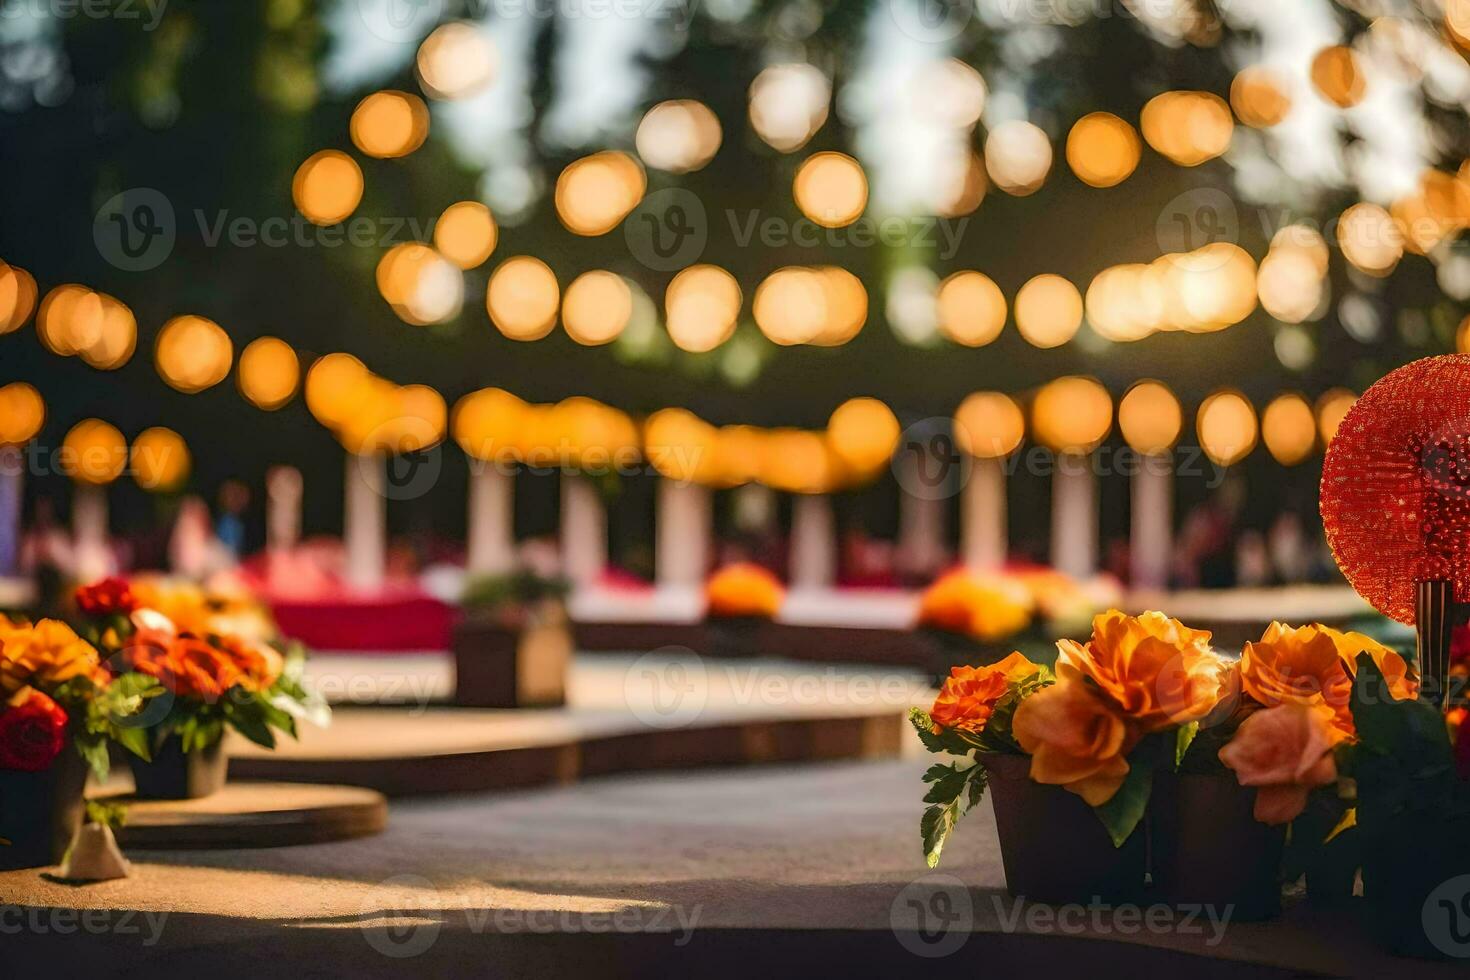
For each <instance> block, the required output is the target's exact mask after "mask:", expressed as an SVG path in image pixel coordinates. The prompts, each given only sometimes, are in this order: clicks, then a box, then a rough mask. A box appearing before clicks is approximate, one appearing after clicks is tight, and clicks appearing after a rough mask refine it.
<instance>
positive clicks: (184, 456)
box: [129, 426, 192, 492]
mask: <svg viewBox="0 0 1470 980" xmlns="http://www.w3.org/2000/svg"><path fill="white" fill-rule="evenodd" d="M129 458H130V460H131V463H132V470H133V480H134V482H136V483H137V484H138V486H140V487H142V488H143V489H144V490H153V491H159V492H168V491H172V490H177V489H179V488H180V487H182V486H183V485H184V482H185V481H186V480H188V479H189V470H190V467H191V466H192V461H191V460H190V457H189V447H188V445H187V444H186V443H185V442H184V437H183V436H181V435H179V434H178V433H177V432H175V431H174V430H173V429H166V428H163V427H162V426H158V427H155V428H152V429H144V430H143V431H142V432H140V433H138V437H137V438H136V439H134V440H133V450H132V454H131V456H130V457H129Z"/></svg>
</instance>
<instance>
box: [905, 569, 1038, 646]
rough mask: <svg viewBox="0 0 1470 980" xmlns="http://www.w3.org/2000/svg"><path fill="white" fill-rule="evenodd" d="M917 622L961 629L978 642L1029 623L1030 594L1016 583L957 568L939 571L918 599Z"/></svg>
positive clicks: (949, 629) (1007, 634) (1009, 633)
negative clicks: (944, 571)
mask: <svg viewBox="0 0 1470 980" xmlns="http://www.w3.org/2000/svg"><path fill="white" fill-rule="evenodd" d="M918 625H919V626H927V627H929V628H931V629H938V630H944V631H946V632H949V633H961V634H963V635H965V636H969V637H973V638H974V639H976V640H979V641H980V642H982V643H993V642H995V641H997V640H1004V639H1006V638H1007V637H1010V636H1014V635H1016V634H1017V633H1019V632H1021V631H1022V630H1023V629H1025V628H1026V627H1027V626H1029V625H1031V598H1030V594H1029V593H1028V592H1027V590H1026V588H1025V587H1024V586H1022V585H1020V584H1018V583H1009V582H1005V581H1002V580H1000V579H994V578H987V577H984V576H980V575H976V574H974V573H973V572H969V571H966V570H964V569H960V570H958V571H953V572H949V573H948V574H945V575H941V576H940V577H939V578H938V579H936V580H935V582H934V584H933V585H931V586H929V588H927V589H925V590H924V594H923V596H922V597H920V599H919V616H918Z"/></svg>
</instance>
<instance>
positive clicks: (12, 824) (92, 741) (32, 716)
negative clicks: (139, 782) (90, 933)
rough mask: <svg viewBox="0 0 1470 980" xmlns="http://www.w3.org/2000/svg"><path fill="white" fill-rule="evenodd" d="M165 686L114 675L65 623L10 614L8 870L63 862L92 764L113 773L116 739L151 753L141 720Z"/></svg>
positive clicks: (2, 658)
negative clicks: (110, 751)
mask: <svg viewBox="0 0 1470 980" xmlns="http://www.w3.org/2000/svg"><path fill="white" fill-rule="evenodd" d="M159 693H161V689H160V688H159V687H158V685H157V683H156V682H155V681H154V680H153V679H152V678H150V677H145V676H140V675H137V674H122V675H121V676H116V677H114V676H113V675H112V673H110V672H109V671H108V670H107V669H106V668H105V667H104V666H103V663H102V658H101V656H100V654H99V653H98V651H97V649H96V647H94V646H93V645H92V644H90V643H88V642H86V641H85V640H83V639H82V638H81V637H79V636H77V634H76V633H74V632H73V631H72V629H71V628H70V627H69V626H67V625H66V624H65V623H63V622H60V621H58V620H41V621H40V622H38V623H36V624H34V625H31V624H29V623H25V622H16V621H12V620H10V619H8V618H5V617H3V616H0V869H11V868H32V867H40V866H44V865H49V864H54V863H55V862H57V861H59V860H60V859H61V857H62V855H63V853H64V851H65V849H66V847H67V845H68V844H69V843H70V842H71V840H72V837H73V836H74V835H75V833H76V830H77V828H78V827H79V826H80V824H81V818H82V809H83V803H82V795H83V790H84V789H85V787H86V782H87V773H88V768H89V766H90V769H91V771H92V772H94V773H95V774H96V775H97V777H98V778H99V779H105V778H106V777H107V773H108V769H109V756H108V745H109V743H110V742H117V743H119V744H121V745H123V746H124V747H126V748H127V749H129V750H130V751H132V752H133V753H135V754H137V755H139V756H144V757H146V755H147V752H148V748H147V744H146V740H145V739H144V735H143V730H142V729H141V728H139V727H137V726H136V724H135V723H134V722H133V718H134V716H136V715H137V713H138V712H139V711H140V710H141V709H142V708H143V706H144V704H145V702H146V701H147V700H148V699H150V698H152V697H154V696H156V695H157V694H159Z"/></svg>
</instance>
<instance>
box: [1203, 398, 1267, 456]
mask: <svg viewBox="0 0 1470 980" xmlns="http://www.w3.org/2000/svg"><path fill="white" fill-rule="evenodd" d="M1194 425H1195V432H1196V433H1197V434H1198V435H1199V444H1200V448H1202V449H1203V450H1204V451H1205V455H1206V456H1208V457H1210V459H1212V460H1214V461H1215V462H1216V463H1219V464H1220V465H1221V466H1229V465H1231V464H1232V463H1237V462H1239V461H1240V460H1242V459H1245V457H1246V456H1248V455H1250V451H1251V450H1252V449H1254V448H1256V434H1257V428H1256V410H1255V408H1254V407H1252V405H1251V403H1250V402H1249V401H1247V400H1246V397H1245V396H1244V395H1242V394H1241V393H1240V392H1238V391H1231V390H1228V389H1226V390H1221V391H1217V392H1215V393H1214V394H1213V395H1210V397H1208V398H1206V399H1205V400H1204V402H1203V403H1201V405H1200V407H1199V412H1198V413H1197V414H1196V415H1195V420H1194Z"/></svg>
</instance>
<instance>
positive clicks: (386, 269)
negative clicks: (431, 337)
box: [377, 242, 464, 327]
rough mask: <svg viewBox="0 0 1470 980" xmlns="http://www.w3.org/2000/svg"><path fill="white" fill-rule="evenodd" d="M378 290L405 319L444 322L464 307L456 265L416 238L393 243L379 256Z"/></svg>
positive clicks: (418, 322)
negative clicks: (413, 240)
mask: <svg viewBox="0 0 1470 980" xmlns="http://www.w3.org/2000/svg"><path fill="white" fill-rule="evenodd" d="M377 283H378V292H379V293H380V294H382V297H383V299H384V300H385V301H387V303H388V305H389V306H391V307H393V312H394V313H396V314H397V315H398V318H399V319H400V320H402V321H404V322H405V323H411V324H413V325H414V326H419V327H422V326H427V325H429V324H432V323H444V322H445V321H447V320H451V319H453V318H454V317H456V316H458V315H459V312H460V310H461V309H462V308H463V307H464V275H463V273H462V272H461V271H460V269H459V267H458V266H457V265H455V264H454V263H452V262H450V261H448V260H447V259H445V258H444V257H443V256H442V255H440V254H439V253H438V252H437V251H435V250H434V249H432V248H430V247H429V246H427V245H424V244H421V243H419V242H403V243H400V244H398V245H395V246H393V247H392V248H390V249H389V250H388V251H387V252H385V253H383V257H382V258H381V259H379V260H378V269H377Z"/></svg>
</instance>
